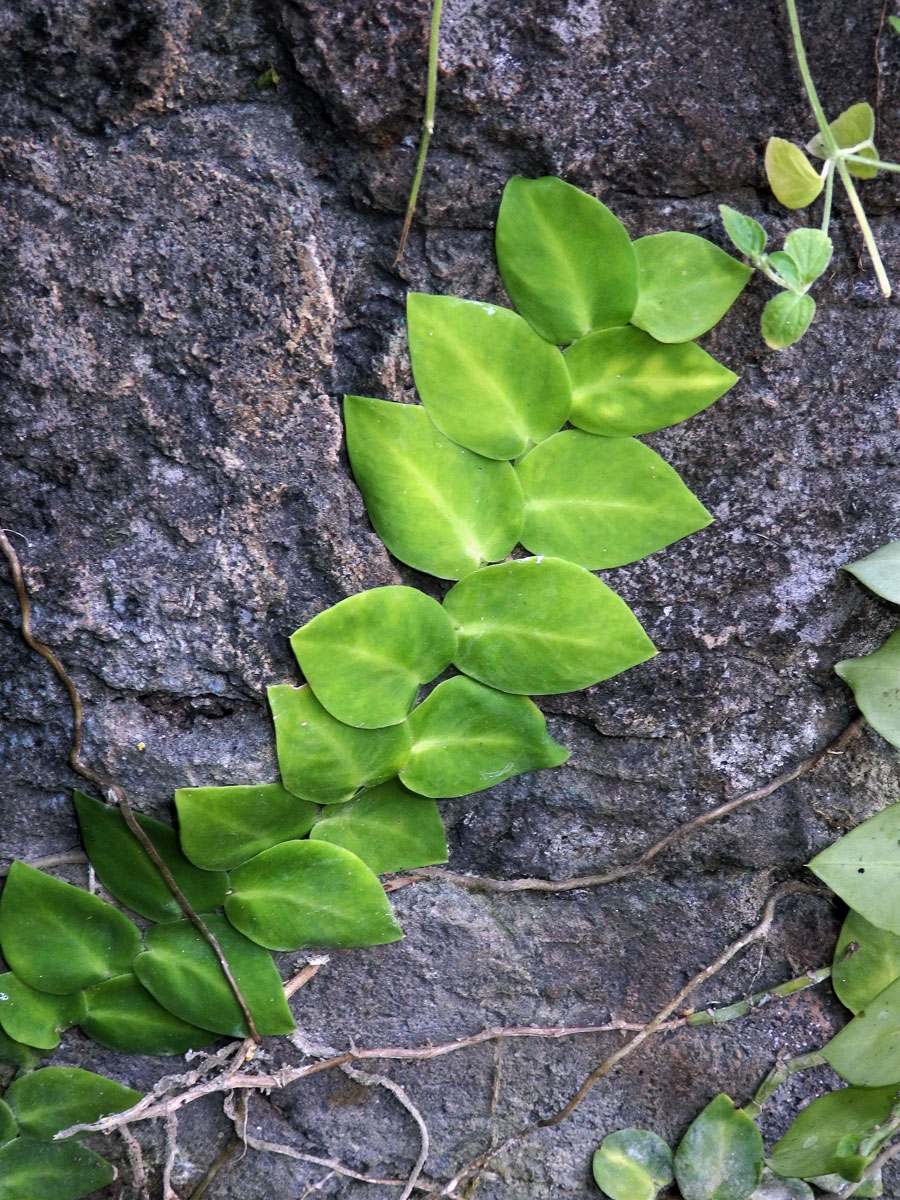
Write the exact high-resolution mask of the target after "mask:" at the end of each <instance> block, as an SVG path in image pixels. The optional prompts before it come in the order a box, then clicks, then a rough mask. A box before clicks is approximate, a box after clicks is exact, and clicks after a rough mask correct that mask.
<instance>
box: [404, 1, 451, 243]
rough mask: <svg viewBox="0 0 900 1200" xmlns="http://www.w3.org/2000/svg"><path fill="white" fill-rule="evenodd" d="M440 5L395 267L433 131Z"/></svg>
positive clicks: (433, 20) (436, 3) (433, 15)
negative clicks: (417, 153)
mask: <svg viewBox="0 0 900 1200" xmlns="http://www.w3.org/2000/svg"><path fill="white" fill-rule="evenodd" d="M443 6H444V0H433V4H432V8H431V35H430V37H429V39H428V80H427V83H426V85H425V116H424V119H423V121H422V137H421V140H420V142H419V155H418V158H417V159H416V173H415V175H414V176H413V181H412V187H411V188H410V192H409V203H408V204H407V206H406V217H405V218H404V221H403V232H402V233H401V234H400V245H399V246H398V248H397V257H396V258H395V259H394V266H395V267H396V266H397V264H398V263H399V262H400V260H401V259H402V258H403V251H404V250H405V249H406V242H407V239H408V238H409V231H410V228H411V226H412V219H413V215H414V214H415V211H416V203H417V201H418V199H419V188H420V187H421V185H422V176H423V175H424V173H425V159H426V158H427V157H428V146H429V144H430V142H431V135H432V134H433V133H434V110H435V104H436V101H437V72H438V45H439V38H440V27H441V9H442V8H443Z"/></svg>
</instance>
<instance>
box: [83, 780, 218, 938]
mask: <svg viewBox="0 0 900 1200" xmlns="http://www.w3.org/2000/svg"><path fill="white" fill-rule="evenodd" d="M75 812H76V813H77V815H78V824H79V825H80V826H81V837H82V840H83V842H84V848H85V850H87V853H88V858H89V859H90V860H91V862H92V864H93V866H94V869H95V871H96V872H97V876H98V878H99V879H100V882H101V883H102V884H103V886H104V887H105V888H106V889H107V890H108V891H110V892H112V894H113V895H114V896H115V898H116V899H117V900H118V901H119V902H120V903H121V904H124V905H125V906H126V907H127V908H130V909H133V911H134V912H137V913H140V914H141V916H142V917H146V918H147V919H148V920H149V921H174V920H177V919H178V918H179V917H180V916H181V905H180V904H179V903H178V901H177V900H176V899H175V897H174V896H173V895H172V893H171V892H170V891H169V889H168V887H167V886H166V884H165V882H164V880H163V878H162V876H161V875H160V873H159V871H157V869H156V867H155V866H154V865H153V863H152V862H151V861H150V859H149V858H148V857H147V855H146V854H145V853H144V849H143V847H142V846H141V844H140V842H139V841H138V840H137V838H136V837H135V836H134V834H133V833H132V832H131V830H130V829H129V828H128V826H127V825H126V824H125V818H124V817H123V816H122V812H121V809H119V808H118V807H116V806H114V805H110V804H101V802H100V801H99V800H94V799H92V798H91V797H90V796H86V795H85V794H84V792H79V791H76V792H75ZM136 819H137V822H138V824H139V825H140V827H141V829H143V831H144V833H146V834H147V836H148V838H149V839H150V841H151V842H152V843H153V845H154V846H155V847H156V849H157V852H158V853H159V856H160V858H162V860H163V862H164V863H165V864H166V866H167V867H168V868H169V870H170V871H171V872H172V875H173V876H174V878H175V882H176V883H177V884H178V886H179V888H180V889H181V891H182V892H183V893H184V895H185V897H186V898H187V900H188V902H189V904H190V905H191V907H192V908H193V909H194V911H195V912H210V911H211V910H212V909H214V908H218V907H219V905H220V904H221V903H222V901H223V900H224V899H225V892H226V890H227V888H228V877H227V876H226V875H225V874H224V872H215V873H214V872H211V871H201V870H200V869H199V868H198V867H195V866H194V865H193V863H190V862H188V860H187V859H186V858H185V856H184V854H183V853H182V851H181V847H180V845H179V844H178V835H177V834H176V832H175V830H174V829H173V828H172V826H171V825H166V824H164V823H163V822H162V821H154V820H153V818H152V817H142V816H136Z"/></svg>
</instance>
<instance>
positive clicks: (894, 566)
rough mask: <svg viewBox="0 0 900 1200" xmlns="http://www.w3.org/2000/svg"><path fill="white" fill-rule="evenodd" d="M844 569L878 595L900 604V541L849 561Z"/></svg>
mask: <svg viewBox="0 0 900 1200" xmlns="http://www.w3.org/2000/svg"><path fill="white" fill-rule="evenodd" d="M843 570H845V571H849V572H850V574H851V575H855V576H856V578H857V579H858V580H859V581H860V583H864V584H865V585H866V587H867V588H869V590H870V591H873V592H874V593H875V594H876V596H882V597H884V599H885V600H890V601H891V603H892V604H900V542H891V543H890V544H889V545H887V546H881V547H879V549H878V550H873V552H872V553H871V554H867V555H866V556H865V558H859V559H857V560H856V562H852V563H848V564H847V565H846V566H845V567H844V568H843Z"/></svg>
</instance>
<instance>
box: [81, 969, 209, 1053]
mask: <svg viewBox="0 0 900 1200" xmlns="http://www.w3.org/2000/svg"><path fill="white" fill-rule="evenodd" d="M86 996H87V1005H88V1012H87V1016H86V1017H85V1018H84V1020H83V1021H82V1022H81V1028H82V1031H83V1032H84V1033H86V1034H87V1036H88V1037H89V1038H90V1039H91V1040H92V1041H94V1042H97V1043H98V1044H99V1045H101V1046H105V1047H106V1048H107V1050H117V1051H118V1052H119V1053H120V1054H185V1053H186V1052H187V1051H188V1050H199V1049H200V1048H201V1047H202V1046H208V1045H209V1044H210V1042H214V1041H215V1040H216V1037H217V1036H218V1035H217V1034H214V1033H211V1032H210V1031H209V1030H208V1029H201V1028H200V1027H199V1026H197V1025H190V1024H188V1022H187V1021H182V1020H181V1019H180V1018H179V1017H176V1016H175V1015H174V1014H173V1013H170V1012H168V1011H167V1010H166V1009H165V1008H163V1006H162V1005H161V1004H159V1003H158V1002H157V1001H156V1000H154V999H153V997H152V996H151V995H150V993H149V992H148V991H147V989H146V988H145V987H144V986H143V984H141V983H139V982H138V980H137V978H136V977H135V976H134V975H119V976H117V977H116V978H115V979H108V980H107V981H106V983H98V984H97V986H96V987H92V988H89V989H88V991H87V993H86Z"/></svg>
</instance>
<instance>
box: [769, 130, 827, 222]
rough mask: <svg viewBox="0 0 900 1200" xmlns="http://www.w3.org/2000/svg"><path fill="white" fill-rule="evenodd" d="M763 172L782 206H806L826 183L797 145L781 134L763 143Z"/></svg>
mask: <svg viewBox="0 0 900 1200" xmlns="http://www.w3.org/2000/svg"><path fill="white" fill-rule="evenodd" d="M766 176H767V178H768V180H769V187H770V188H771V189H772V191H773V192H774V193H775V199H776V200H778V201H779V203H781V204H783V205H784V206H785V208H806V206H807V204H812V202H813V200H815V198H816V197H817V196H818V194H819V193H820V192H821V190H822V188H823V187H824V186H825V181H824V180H823V179H822V177H821V176H820V175H819V173H818V171H817V170H816V169H815V167H814V166H813V165H812V163H811V162H810V161H809V159H808V158H807V157H806V155H805V154H804V153H803V151H802V150H801V149H800V147H799V146H795V145H794V143H793V142H787V141H785V139H784V138H778V137H773V138H769V140H768V142H767V144H766Z"/></svg>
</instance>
